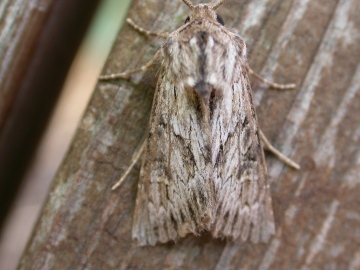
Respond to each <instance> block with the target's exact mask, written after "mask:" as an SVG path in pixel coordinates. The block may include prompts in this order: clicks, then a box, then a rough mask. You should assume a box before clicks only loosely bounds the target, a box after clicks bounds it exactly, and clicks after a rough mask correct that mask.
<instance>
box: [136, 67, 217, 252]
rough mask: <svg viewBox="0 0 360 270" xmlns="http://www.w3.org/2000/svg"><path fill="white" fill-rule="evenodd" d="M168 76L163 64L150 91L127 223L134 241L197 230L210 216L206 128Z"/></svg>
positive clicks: (207, 223) (159, 239) (152, 241)
mask: <svg viewBox="0 0 360 270" xmlns="http://www.w3.org/2000/svg"><path fill="white" fill-rule="evenodd" d="M174 77H175V76H174V75H173V74H171V70H169V69H166V68H163V69H162V71H161V76H160V77H159V81H158V84H157V88H156V91H155V96H154V101H153V107H152V112H151V116H150V124H149V134H148V138H147V142H146V143H147V145H146V148H145V153H144V157H143V164H142V168H141V172H140V179H139V184H138V191H137V198H136V205H135V212H134V220H133V228H132V236H133V238H134V239H137V241H138V243H139V245H155V244H156V243H157V242H161V243H165V242H168V241H170V240H173V241H176V240H177V239H178V238H180V237H184V236H185V235H186V234H188V233H194V234H199V232H200V231H201V230H204V229H209V228H210V224H211V222H212V220H213V210H214V184H213V182H212V181H211V176H212V170H213V168H212V165H211V134H210V128H209V127H208V126H207V127H205V126H204V125H206V123H204V121H203V120H202V117H203V116H202V115H201V110H198V106H194V104H198V103H199V102H198V101H196V100H195V99H196V95H191V94H190V95H189V94H188V92H187V91H190V90H189V89H184V88H183V87H182V86H181V85H179V84H177V85H176V84H175V83H174V81H173V80H174V79H173V78H174ZM204 130H205V131H206V130H207V131H209V132H204Z"/></svg>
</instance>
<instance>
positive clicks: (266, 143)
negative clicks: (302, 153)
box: [260, 130, 300, 170]
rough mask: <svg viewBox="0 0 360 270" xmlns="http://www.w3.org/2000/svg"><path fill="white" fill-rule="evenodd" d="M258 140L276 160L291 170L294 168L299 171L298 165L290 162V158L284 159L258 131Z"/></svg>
mask: <svg viewBox="0 0 360 270" xmlns="http://www.w3.org/2000/svg"><path fill="white" fill-rule="evenodd" d="M260 138H261V140H262V142H263V143H264V145H265V147H266V149H267V150H269V151H270V152H272V153H273V154H274V155H275V156H276V157H277V158H278V159H280V160H281V161H282V162H284V163H285V164H286V165H288V166H290V167H291V168H294V169H296V170H299V169H300V165H299V164H297V163H296V162H295V161H293V160H291V159H290V158H288V157H286V156H285V155H284V154H282V153H281V152H280V151H279V150H277V149H276V148H275V147H274V146H272V145H271V143H270V142H269V140H268V139H267V138H266V137H265V135H264V133H263V132H262V131H261V130H260Z"/></svg>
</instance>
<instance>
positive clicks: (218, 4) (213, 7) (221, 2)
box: [211, 0, 227, 10]
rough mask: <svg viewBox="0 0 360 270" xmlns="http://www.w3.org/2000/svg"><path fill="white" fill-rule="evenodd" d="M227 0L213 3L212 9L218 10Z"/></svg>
mask: <svg viewBox="0 0 360 270" xmlns="http://www.w3.org/2000/svg"><path fill="white" fill-rule="evenodd" d="M226 1H227V0H220V1H219V2H217V3H216V4H214V5H212V6H211V8H212V10H216V9H217V8H218V7H220V6H221V5H222V4H224V3H225V2H226Z"/></svg>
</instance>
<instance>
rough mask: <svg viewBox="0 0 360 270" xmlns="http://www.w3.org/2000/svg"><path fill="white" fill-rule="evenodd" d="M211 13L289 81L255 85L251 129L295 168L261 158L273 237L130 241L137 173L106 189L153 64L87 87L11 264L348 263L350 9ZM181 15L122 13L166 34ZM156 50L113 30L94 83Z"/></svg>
mask: <svg viewBox="0 0 360 270" xmlns="http://www.w3.org/2000/svg"><path fill="white" fill-rule="evenodd" d="M218 12H219V14H221V15H222V17H223V18H224V19H225V23H226V25H227V26H228V27H230V28H232V29H234V31H237V32H238V33H241V35H242V36H243V37H244V38H245V40H246V41H247V45H248V50H249V56H250V64H251V66H252V68H253V69H254V70H255V71H257V72H259V73H261V74H262V75H263V76H265V77H266V78H269V79H274V80H275V81H277V82H279V83H291V82H295V83H296V84H297V85H298V87H297V88H296V90H294V91H286V92H282V91H276V90H266V89H265V88H266V86H264V85H263V84H262V83H259V82H256V81H254V83H253V91H254V98H255V103H256V104H257V105H258V108H257V112H258V118H259V121H260V125H261V128H262V130H263V131H264V133H265V134H266V135H267V137H268V138H269V140H270V141H271V142H272V143H273V144H274V145H275V146H276V147H277V148H278V149H279V150H281V151H282V152H283V153H285V154H287V155H288V156H290V157H291V158H293V159H294V160H295V161H298V162H299V163H300V165H301V166H302V168H301V170H300V171H295V170H293V169H290V168H289V167H286V166H285V165H284V164H283V163H281V162H280V161H279V160H277V159H276V158H275V157H274V156H272V155H270V154H267V155H266V159H267V165H268V171H269V172H268V173H269V179H270V184H271V193H272V198H273V207H274V213H275V224H276V232H277V233H276V236H275V237H273V238H272V240H271V241H270V243H269V244H266V245H265V244H249V243H226V242H225V241H221V240H214V239H212V238H211V237H210V236H209V235H208V234H206V233H204V235H203V236H202V237H198V238H196V237H193V236H188V237H186V238H185V239H183V240H181V241H179V242H178V243H176V244H174V243H169V244H165V245H157V246H155V247H144V248H136V247H135V246H134V243H133V242H132V241H131V222H132V214H133V210H134V201H135V195H136V186H137V179H138V176H139V165H137V166H135V168H134V170H133V171H132V173H131V174H130V176H129V178H128V179H127V180H126V181H125V182H124V184H123V185H122V187H121V188H119V189H118V190H116V191H111V186H112V185H113V184H114V183H115V182H116V181H117V180H118V179H119V178H120V177H121V175H122V173H123V172H124V171H125V170H126V168H127V166H128V165H129V164H130V162H131V156H132V155H133V153H134V151H135V149H136V148H137V147H140V145H141V142H142V140H143V138H144V136H145V135H146V127H147V123H148V119H149V111H150V108H151V102H152V97H153V92H154V90H153V89H154V86H155V83H156V68H155V69H154V70H152V71H149V72H146V73H145V74H143V75H142V74H139V75H135V76H133V77H132V79H131V80H130V81H124V80H119V81H117V82H113V83H108V82H101V83H99V84H98V87H97V88H96V89H95V92H94V95H93V97H92V100H91V102H90V104H89V106H88V108H87V110H86V112H85V114H84V117H83V120H82V121H81V123H80V125H79V129H78V131H77V134H76V136H75V138H74V141H73V144H72V147H71V148H70V150H69V152H68V154H67V156H66V158H65V160H64V162H63V164H62V166H61V168H60V169H59V172H58V174H57V177H56V179H55V181H54V184H53V187H52V189H51V191H50V193H49V197H48V200H47V202H46V204H45V205H44V209H43V211H42V215H41V217H40V219H39V222H38V224H37V227H36V228H35V230H34V233H33V236H32V238H31V240H30V242H29V244H28V247H27V249H26V251H25V253H24V256H23V258H22V261H21V265H20V269H222V270H223V269H359V268H360V247H359V242H360V235H359V226H360V213H359V211H360V210H359V209H360V208H359V205H360V196H359V194H360V185H359V184H360V183H359V181H360V149H359V140H360V138H359V137H360V126H359V124H358V123H359V119H360V64H359V59H360V35H359V30H358V29H360V17H359V14H360V2H359V1H358V0H341V1H336V0H318V1H282V0H276V1H244V0H241V1H240V0H238V1H236V0H229V2H227V3H226V4H224V5H223V6H222V7H221V8H220V9H219V10H218ZM186 14H187V7H186V6H185V5H184V4H183V3H181V1H174V0H168V1H149V0H142V1H140V0H136V1H134V3H133V5H132V8H131V10H130V12H129V15H128V16H129V17H131V18H132V19H133V20H134V21H135V22H137V23H138V24H139V25H141V26H143V27H144V28H148V29H149V30H151V31H168V30H171V29H175V28H176V26H178V25H180V24H181V23H182V21H183V20H184V19H185V18H186V16H187V15H186ZM160 44H161V41H157V40H156V41H155V40H148V39H147V38H145V37H143V36H141V35H139V34H138V33H137V32H135V31H133V30H132V29H130V28H129V27H128V26H125V27H124V28H123V29H122V30H121V32H120V34H119V38H118V40H117V42H116V44H115V46H114V48H113V51H112V54H111V56H110V58H109V59H110V60H109V62H108V64H107V66H106V68H105V69H104V72H103V74H109V73H113V72H118V71H124V70H127V69H130V68H134V67H139V66H141V65H142V64H144V63H146V61H148V60H149V59H150V58H151V56H152V55H154V53H155V51H156V48H157V47H158V46H159V45H160Z"/></svg>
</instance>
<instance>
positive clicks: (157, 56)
mask: <svg viewBox="0 0 360 270" xmlns="http://www.w3.org/2000/svg"><path fill="white" fill-rule="evenodd" d="M160 58H161V49H160V50H158V51H157V52H156V54H155V55H154V57H153V58H152V59H151V60H150V61H149V62H147V63H146V64H145V65H143V66H142V67H141V68H137V69H133V70H129V71H125V72H122V73H114V74H109V75H102V76H99V79H100V80H103V81H107V80H116V79H128V78H129V77H130V75H132V74H135V73H139V72H141V71H145V70H147V69H148V68H149V67H151V66H152V65H154V64H155V63H156V62H157V61H158V60H159V59H160Z"/></svg>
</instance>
